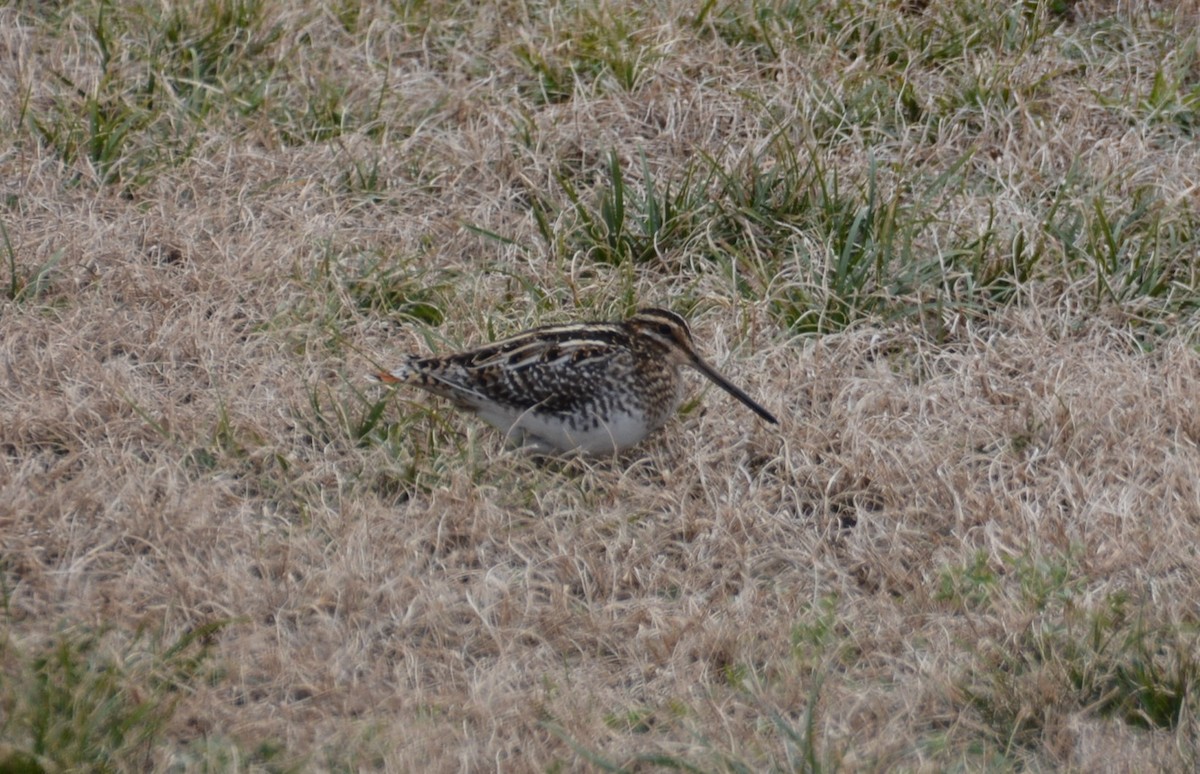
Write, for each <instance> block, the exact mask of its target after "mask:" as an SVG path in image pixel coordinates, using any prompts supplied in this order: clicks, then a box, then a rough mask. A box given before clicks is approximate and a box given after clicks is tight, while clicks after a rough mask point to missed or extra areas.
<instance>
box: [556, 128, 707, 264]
mask: <svg viewBox="0 0 1200 774" xmlns="http://www.w3.org/2000/svg"><path fill="white" fill-rule="evenodd" d="M604 171H605V173H606V175H607V179H606V180H605V181H604V183H602V187H601V188H600V190H599V191H598V192H597V194H596V195H595V199H597V200H598V201H597V202H596V203H595V204H591V203H589V202H588V201H587V200H586V198H585V197H584V196H583V195H582V194H581V193H580V192H579V190H578V189H577V188H576V186H575V184H574V183H572V182H571V180H570V179H569V178H568V177H567V176H565V175H560V176H559V178H558V182H559V185H560V186H561V188H562V191H563V193H564V194H565V196H566V198H567V201H568V202H569V205H570V212H571V214H572V215H573V217H574V223H572V224H570V225H568V226H566V229H565V230H566V232H567V237H566V239H565V240H564V239H563V238H562V237H560V236H559V232H560V226H559V225H558V224H557V223H556V220H557V218H556V214H555V211H554V208H553V206H552V205H550V204H549V203H548V201H547V199H546V198H539V199H537V200H535V202H534V206H533V214H534V217H535V218H536V220H537V225H538V232H539V233H540V234H541V236H542V239H543V240H544V241H545V243H546V246H547V248H548V249H549V250H551V251H552V253H553V254H556V255H557V254H560V253H561V252H562V251H566V252H568V253H569V252H574V251H578V252H582V253H583V254H584V255H586V256H587V257H588V258H589V259H590V260H592V261H595V262H597V263H602V264H608V265H612V266H623V265H626V264H648V263H654V264H657V265H662V264H663V263H664V262H665V260H666V257H667V256H669V255H672V254H675V253H677V252H680V251H682V250H683V249H685V248H686V247H687V246H688V245H689V244H690V243H691V241H692V240H693V239H694V238H695V236H696V234H697V232H698V229H699V223H700V220H699V219H700V218H702V217H703V214H704V211H705V209H706V207H705V196H704V195H705V190H704V189H705V185H704V181H703V180H700V179H697V178H695V177H693V175H692V171H691V170H689V172H688V173H687V175H685V176H684V178H683V179H682V180H681V181H680V182H679V183H678V184H677V185H675V186H674V188H673V187H672V183H671V182H670V181H668V182H666V183H665V184H660V183H659V182H658V181H656V179H655V177H654V174H653V172H652V171H651V170H650V168H649V165H648V163H647V162H646V160H645V158H643V160H642V179H641V185H640V187H634V186H632V185H630V184H629V183H627V182H626V176H625V172H624V171H623V170H622V168H621V161H620V159H619V158H618V157H617V154H616V152H615V151H613V152H610V153H609V158H608V164H607V165H606V168H605V170H604Z"/></svg>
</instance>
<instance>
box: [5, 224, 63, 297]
mask: <svg viewBox="0 0 1200 774" xmlns="http://www.w3.org/2000/svg"><path fill="white" fill-rule="evenodd" d="M0 238H2V239H3V240H4V257H5V259H6V262H7V263H8V283H7V285H8V287H7V288H5V292H4V297H5V298H7V299H8V300H9V301H16V302H18V303H21V302H27V301H35V300H37V299H38V298H40V297H41V296H42V295H43V294H45V293H46V291H47V290H48V289H49V287H50V282H51V280H52V279H53V278H54V272H55V270H56V269H57V267H58V264H59V262H61V261H62V259H63V256H64V255H66V252H67V251H66V249H65V248H59V249H58V250H55V251H54V253H53V254H52V255H51V256H50V257H49V258H47V259H46V260H45V261H43V262H42V263H41V264H40V265H38V266H35V267H33V268H32V269H30V270H28V271H22V270H21V269H20V268H19V267H18V265H17V251H16V250H15V249H14V248H13V245H12V241H11V240H10V239H9V238H8V228H7V227H6V226H5V225H4V223H3V222H2V221H0Z"/></svg>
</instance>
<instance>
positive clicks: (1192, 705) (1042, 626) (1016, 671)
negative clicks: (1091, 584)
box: [938, 554, 1200, 754]
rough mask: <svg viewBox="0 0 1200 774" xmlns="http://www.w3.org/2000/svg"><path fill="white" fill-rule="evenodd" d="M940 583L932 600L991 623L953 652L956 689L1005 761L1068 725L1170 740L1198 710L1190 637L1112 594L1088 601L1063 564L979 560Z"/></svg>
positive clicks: (1198, 672)
mask: <svg viewBox="0 0 1200 774" xmlns="http://www.w3.org/2000/svg"><path fill="white" fill-rule="evenodd" d="M941 577H942V580H941V583H940V587H939V594H938V598H939V599H941V600H942V601H945V602H949V603H951V604H953V605H954V606H955V607H957V608H958V609H961V610H962V611H963V612H964V613H966V614H969V615H971V616H973V617H978V616H979V615H980V614H987V615H988V616H989V617H993V618H998V619H1000V620H1001V621H1002V624H1001V626H1002V627H1003V628H1002V630H1001V631H995V632H991V633H988V632H980V635H981V636H980V637H979V638H978V639H977V640H974V641H972V642H969V643H963V645H964V652H963V664H964V667H963V670H962V673H961V675H960V676H959V677H958V679H957V681H956V685H957V689H958V690H959V691H961V695H962V697H963V699H964V700H965V701H966V702H967V703H968V704H969V705H970V706H971V707H972V708H973V709H974V710H975V711H976V712H977V713H979V716H980V717H981V718H982V719H983V721H984V722H985V723H986V724H987V726H988V727H989V728H991V729H992V731H993V733H994V737H993V740H994V741H995V742H996V743H997V744H999V745H1000V746H1001V747H1003V748H1004V749H1005V751H1006V754H1010V753H1012V752H1013V751H1014V750H1016V749H1018V748H1027V749H1029V750H1034V749H1036V748H1037V747H1038V746H1039V744H1040V742H1041V739H1042V735H1043V734H1044V733H1045V731H1046V730H1047V728H1048V725H1049V724H1051V723H1053V722H1055V719H1056V718H1061V717H1063V716H1065V715H1068V714H1072V713H1078V712H1094V713H1096V714H1098V715H1100V716H1102V717H1108V718H1116V719H1119V720H1121V721H1123V722H1125V723H1127V724H1129V725H1131V726H1134V727H1137V728H1143V729H1150V728H1154V729H1173V728H1175V727H1176V726H1177V725H1178V724H1179V723H1181V722H1183V720H1184V718H1185V717H1189V716H1190V715H1191V714H1194V713H1195V711H1196V709H1197V708H1198V707H1200V704H1198V700H1200V693H1198V689H1200V657H1198V656H1197V652H1198V651H1197V645H1200V626H1198V625H1197V623H1196V622H1191V623H1180V622H1169V623H1151V622H1149V621H1147V620H1146V619H1145V618H1144V617H1143V615H1142V613H1141V612H1138V611H1139V610H1141V607H1140V606H1139V605H1135V604H1132V603H1131V602H1130V599H1129V598H1128V596H1127V595H1126V594H1124V593H1122V592H1116V593H1112V594H1108V595H1105V596H1104V597H1102V598H1099V599H1094V598H1093V597H1092V596H1091V595H1089V594H1088V590H1087V588H1086V584H1085V581H1084V575H1083V574H1082V572H1081V571H1080V568H1079V567H1078V566H1077V564H1076V562H1075V560H1074V559H1073V558H1072V557H1070V556H1066V557H1063V556H1059V557H1032V556H1023V557H1018V558H1016V559H1013V560H1008V561H1005V562H1003V563H1002V564H1001V565H996V564H995V563H993V562H991V561H990V560H989V559H987V557H985V556H984V555H982V554H980V555H977V556H976V557H975V558H974V559H973V560H972V561H971V563H970V564H968V565H966V566H963V567H958V568H945V569H944V570H943V572H942V576H941Z"/></svg>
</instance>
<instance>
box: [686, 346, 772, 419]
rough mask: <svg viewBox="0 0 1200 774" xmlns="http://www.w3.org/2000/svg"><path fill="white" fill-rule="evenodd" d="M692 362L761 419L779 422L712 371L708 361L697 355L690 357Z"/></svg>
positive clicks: (752, 399) (697, 368) (698, 369)
mask: <svg viewBox="0 0 1200 774" xmlns="http://www.w3.org/2000/svg"><path fill="white" fill-rule="evenodd" d="M692 364H693V365H695V367H696V370H697V371H699V372H700V373H702V374H704V375H705V376H707V377H708V378H709V379H712V381H713V383H714V384H716V385H717V386H718V387H720V388H721V389H722V390H724V391H725V392H727V393H729V394H730V395H732V396H733V397H735V398H737V399H738V400H740V401H741V402H742V403H744V404H746V406H747V407H749V409H750V410H751V411H753V412H754V413H755V414H758V415H759V416H760V417H762V418H763V419H765V420H766V421H768V422H770V423H771V424H773V425H777V424H779V420H778V419H776V418H775V415H774V414H772V413H771V412H770V411H767V410H766V409H765V408H763V407H762V406H760V405H758V403H757V402H755V400H754V398H751V397H750V396H749V395H747V394H746V393H744V392H742V390H741V389H739V388H738V387H735V386H734V385H733V384H732V383H731V382H730V381H729V380H728V379H726V378H725V377H724V376H721V375H720V374H719V373H717V372H716V371H714V370H713V367H712V366H710V365H709V364H708V363H705V362H704V361H703V360H701V359H700V358H698V357H697V358H693V359H692Z"/></svg>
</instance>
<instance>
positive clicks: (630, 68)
mask: <svg viewBox="0 0 1200 774" xmlns="http://www.w3.org/2000/svg"><path fill="white" fill-rule="evenodd" d="M645 23H646V22H645V19H644V18H643V14H642V12H641V11H639V10H638V9H637V8H636V7H633V6H627V7H623V8H617V7H606V8H603V9H601V8H596V7H591V6H587V5H580V6H576V7H574V8H573V9H572V10H570V11H568V12H567V13H566V15H565V18H559V19H556V22H555V25H554V27H553V29H554V30H555V31H556V32H557V33H558V34H557V36H556V37H554V38H552V39H550V40H547V41H539V42H538V43H533V42H523V43H519V44H517V45H516V46H514V47H513V55H514V56H515V57H516V58H517V61H518V62H519V63H520V64H521V65H522V67H523V68H524V69H525V71H526V72H528V73H529V75H530V76H531V79H532V80H531V81H530V82H527V83H526V84H524V85H523V87H522V92H523V93H524V95H525V96H526V97H527V98H528V99H530V100H532V101H533V102H534V103H535V104H548V103H556V102H565V101H567V100H569V99H571V98H572V97H573V96H574V95H575V93H576V92H577V91H579V90H580V89H581V88H587V89H590V90H591V91H592V92H595V93H603V92H604V91H607V90H620V91H626V92H631V91H634V90H636V89H637V88H638V86H640V85H641V83H642V81H643V80H644V79H645V77H646V74H647V73H648V72H649V71H650V67H651V66H652V65H653V63H654V62H655V61H656V60H657V59H658V58H659V56H660V55H659V54H658V53H657V51H656V48H655V46H654V45H653V44H651V43H649V42H648V41H647V40H646V33H645V32H644V26H645Z"/></svg>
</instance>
